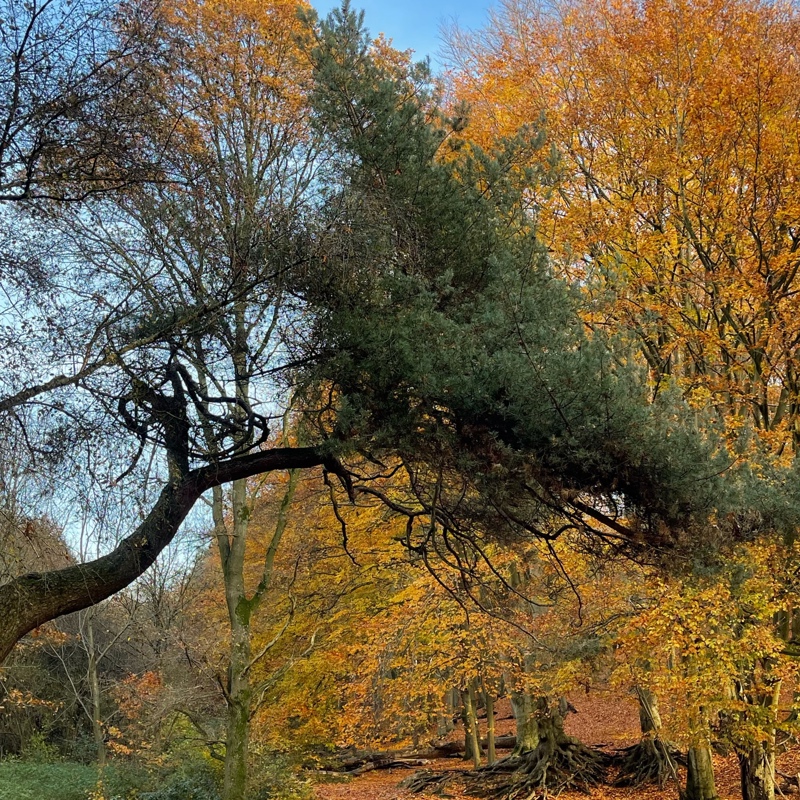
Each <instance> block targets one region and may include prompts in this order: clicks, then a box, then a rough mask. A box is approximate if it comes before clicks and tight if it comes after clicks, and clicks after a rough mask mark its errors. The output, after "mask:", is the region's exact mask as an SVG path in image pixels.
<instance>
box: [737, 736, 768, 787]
mask: <svg viewBox="0 0 800 800" xmlns="http://www.w3.org/2000/svg"><path fill="white" fill-rule="evenodd" d="M774 745H775V735H774V733H773V735H772V738H771V740H770V741H768V742H759V743H758V744H755V745H753V746H752V747H751V748H750V749H749V750H748V751H747V752H746V753H737V756H738V758H739V769H740V772H741V778H742V800H775V747H774Z"/></svg>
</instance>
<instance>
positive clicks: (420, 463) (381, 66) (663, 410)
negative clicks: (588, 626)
mask: <svg viewBox="0 0 800 800" xmlns="http://www.w3.org/2000/svg"><path fill="white" fill-rule="evenodd" d="M314 62H315V68H316V73H315V78H316V85H317V89H316V93H315V108H316V114H317V123H318V124H319V125H320V126H321V127H322V128H323V129H324V130H325V131H327V133H328V135H329V137H330V140H331V142H332V150H333V152H332V154H331V158H330V159H329V161H328V174H327V175H326V177H327V180H328V186H329V189H328V190H327V194H326V197H325V200H326V202H325V205H324V210H323V211H322V213H321V219H320V221H319V228H318V231H317V234H316V235H315V236H313V237H312V240H313V241H312V244H311V246H310V249H311V253H310V255H309V259H308V262H309V264H310V265H311V267H312V268H309V270H308V274H307V276H306V278H305V282H304V284H303V285H302V288H300V291H301V292H302V293H303V294H304V295H305V296H306V297H307V298H309V300H310V302H311V305H312V307H313V308H314V310H315V311H316V312H317V314H316V326H315V330H314V335H313V339H312V350H313V352H314V354H315V356H316V358H315V359H314V369H313V370H311V372H310V374H309V375H308V384H307V385H308V386H317V387H318V386H320V385H322V386H324V387H325V392H326V394H327V393H328V392H329V391H330V389H331V387H332V388H333V393H332V394H333V396H335V398H336V402H337V418H336V422H335V424H334V427H333V430H332V431H330V430H326V431H325V432H326V434H327V435H330V434H331V433H332V435H333V436H334V438H336V439H339V440H340V441H343V442H350V443H354V445H353V446H356V447H359V448H363V450H366V451H369V452H371V453H373V454H381V453H382V454H385V455H386V456H387V457H391V456H393V455H398V454H399V455H400V457H401V458H402V459H403V461H404V462H405V463H406V464H408V465H410V466H411V467H412V469H413V471H414V474H415V493H416V497H417V500H419V501H420V502H421V503H422V504H423V505H427V506H428V507H430V506H431V505H432V504H436V505H438V507H439V508H440V509H442V510H443V516H447V517H448V519H449V523H448V524H451V527H452V528H453V529H455V528H459V529H461V530H462V531H464V530H475V529H482V530H484V531H488V530H491V531H493V533H494V535H495V536H503V535H504V534H507V535H508V537H509V538H513V537H514V536H518V535H519V533H520V532H524V531H527V532H528V533H530V532H533V531H536V530H537V529H538V527H539V526H540V525H541V524H542V523H543V521H546V520H549V519H552V515H553V510H554V509H556V510H558V509H559V508H563V509H566V510H567V512H568V513H572V514H573V517H572V519H574V517H575V516H579V515H580V514H581V513H583V511H584V509H581V508H578V509H577V511H575V507H574V506H573V508H572V509H570V505H571V503H572V500H573V499H578V500H579V502H581V503H585V502H586V500H587V499H589V502H590V503H592V502H594V503H596V504H597V505H598V506H600V507H602V508H606V509H608V508H619V507H620V505H622V506H623V507H624V513H623V514H621V515H620V516H624V517H627V518H628V519H631V518H634V519H635V520H636V521H635V523H633V525H634V527H635V528H636V531H637V533H636V535H635V536H634V535H631V538H637V537H638V538H641V540H642V541H648V540H649V541H651V542H653V543H657V544H663V543H664V539H665V538H667V537H671V536H673V535H674V534H675V531H678V530H685V529H687V528H689V527H691V528H692V530H693V534H692V535H693V536H699V535H701V533H702V531H703V530H705V529H706V528H707V526H706V524H705V523H706V522H707V521H708V520H709V519H710V518H712V517H713V516H714V515H715V514H716V515H717V519H720V518H721V517H722V515H724V514H727V513H728V511H729V510H730V509H732V508H737V507H740V506H741V504H740V502H739V501H740V497H739V494H740V488H739V485H738V483H739V476H738V475H734V473H733V471H731V470H729V469H728V468H729V467H730V459H729V458H728V456H727V454H726V452H725V449H724V445H723V443H722V442H721V440H720V438H719V436H718V435H717V434H716V432H715V427H714V425H713V424H711V423H713V420H699V419H698V416H697V414H696V412H694V411H693V410H691V409H689V408H688V407H687V406H686V404H685V403H684V402H683V400H682V399H681V397H680V396H679V394H678V393H677V392H670V391H664V392H662V393H661V394H660V395H659V397H658V398H657V400H656V401H655V402H654V401H653V400H652V397H651V396H650V395H649V394H648V391H647V389H646V375H644V374H643V372H642V371H641V370H640V369H639V367H638V366H637V363H636V358H635V356H634V355H633V354H632V352H631V351H630V350H629V349H628V347H627V346H626V345H625V343H623V342H619V341H616V340H613V339H610V338H609V337H607V336H605V335H603V334H602V333H601V332H597V331H592V332H590V331H588V330H587V328H586V326H585V325H584V322H583V321H582V317H581V314H580V313H579V312H580V310H581V309H580V307H579V305H580V302H581V300H580V293H579V292H578V291H577V290H575V289H574V288H573V287H570V286H568V285H567V284H566V283H565V282H564V281H562V280H559V279H557V278H555V277H554V275H553V273H552V271H551V269H550V266H549V263H548V259H547V253H546V251H545V249H544V247H543V246H542V245H541V243H540V242H539V241H538V239H537V229H536V208H535V205H534V204H533V203H532V201H531V197H532V195H535V194H536V189H533V190H532V189H531V188H530V187H531V186H532V185H534V183H535V184H536V187H539V186H541V185H542V184H545V188H546V184H547V183H548V181H549V180H550V176H549V167H548V165H549V164H550V165H551V161H552V159H551V158H550V157H549V156H547V155H543V149H542V148H543V145H544V143H545V142H544V137H543V136H542V135H541V134H538V133H536V132H531V131H526V132H524V133H523V134H522V135H520V136H518V137H515V138H514V139H510V140H507V141H502V142H499V143H498V144H497V145H496V148H495V149H494V150H493V151H492V152H484V151H481V150H480V149H479V148H477V147H475V146H470V147H460V148H456V147H451V146H450V144H449V143H450V140H451V138H452V136H451V134H452V132H453V129H454V128H453V125H452V124H450V123H448V121H447V120H445V119H444V118H443V117H442V116H441V115H439V114H438V113H436V112H435V110H433V109H432V105H433V98H434V97H435V90H434V88H433V87H432V86H431V85H430V82H429V81H428V77H427V74H426V72H425V70H424V69H422V68H413V69H410V70H406V71H405V72H404V71H402V70H398V68H397V66H396V65H395V64H392V63H390V64H386V63H384V61H383V60H381V59H380V58H378V57H376V56H375V55H374V54H372V52H371V51H370V48H369V45H368V38H367V37H366V35H365V33H364V32H363V30H361V28H360V26H359V20H358V18H357V16H356V15H353V14H348V13H347V11H346V9H344V10H342V11H340V12H335V13H334V14H333V15H331V17H329V19H328V21H327V22H326V23H323V25H322V28H321V35H320V40H319V46H318V48H317V49H316V51H315V53H314ZM531 163H537V164H539V165H541V166H539V167H537V168H535V169H533V168H531V167H526V166H524V165H526V164H531ZM551 166H552V165H551ZM522 187H528V188H527V189H525V188H522ZM320 401H321V402H323V403H324V401H325V398H314V400H313V401H312V402H314V403H315V405H316V404H317V403H319V402H320ZM723 474H724V476H725V477H724V479H723V478H722V477H721V476H722V475H723ZM448 485H449V487H450V490H451V491H452V497H451V498H448V497H447V491H448Z"/></svg>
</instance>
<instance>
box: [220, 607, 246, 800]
mask: <svg viewBox="0 0 800 800" xmlns="http://www.w3.org/2000/svg"><path fill="white" fill-rule="evenodd" d="M250 658H251V646H250V623H249V619H244V618H240V619H237V620H236V622H233V621H232V622H231V653H230V671H229V675H230V682H229V689H228V698H227V711H228V722H227V734H226V739H225V771H224V779H223V789H222V798H223V800H244V797H245V792H246V791H247V752H248V746H249V744H250V703H251V700H252V688H251V686H250V678H249V671H248V665H249V663H250Z"/></svg>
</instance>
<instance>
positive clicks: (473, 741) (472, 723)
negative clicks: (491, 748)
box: [461, 682, 481, 769]
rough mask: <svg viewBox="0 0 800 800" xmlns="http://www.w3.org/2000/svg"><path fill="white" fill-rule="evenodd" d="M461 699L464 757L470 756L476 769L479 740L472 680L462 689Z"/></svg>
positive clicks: (479, 753)
mask: <svg viewBox="0 0 800 800" xmlns="http://www.w3.org/2000/svg"><path fill="white" fill-rule="evenodd" d="M461 701H462V702H463V704H464V758H465V759H469V758H471V759H472V764H473V766H474V767H475V769H478V767H480V765H481V742H480V737H479V736H478V716H477V713H476V710H475V688H474V686H473V684H472V682H470V684H469V686H468V687H467V688H466V689H462V691H461Z"/></svg>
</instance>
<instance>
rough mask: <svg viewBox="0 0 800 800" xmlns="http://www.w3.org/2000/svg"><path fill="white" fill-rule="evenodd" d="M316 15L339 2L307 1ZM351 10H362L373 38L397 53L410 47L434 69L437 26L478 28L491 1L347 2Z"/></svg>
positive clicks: (332, 0)
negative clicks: (382, 38)
mask: <svg viewBox="0 0 800 800" xmlns="http://www.w3.org/2000/svg"><path fill="white" fill-rule="evenodd" d="M311 4H312V5H313V6H314V8H316V9H317V11H318V12H319V14H320V16H325V15H326V14H327V13H328V12H329V11H330V10H331V9H332V8H334V7H337V6H339V5H341V0H316V2H315V0H311ZM351 4H352V6H353V8H355V9H362V8H363V9H364V24H365V25H366V26H367V29H368V30H369V32H370V33H371V34H372V35H373V36H377V35H378V34H379V33H384V34H385V35H386V36H388V37H389V38H390V39H392V40H393V42H394V46H395V47H397V48H398V49H400V50H406V49H408V48H411V49H413V50H414V51H415V53H416V55H417V57H418V58H419V59H422V58H424V57H425V56H426V55H428V56H430V57H431V62H432V65H433V66H434V68H435V67H436V66H437V59H436V52H437V51H438V50H439V48H440V45H441V38H440V35H439V31H440V28H441V26H442V25H443V24H444V25H445V26H448V25H450V24H451V23H452V22H453V21H456V22H457V23H458V25H459V26H460V27H462V28H467V29H475V28H482V27H483V26H484V25H485V23H486V21H487V14H488V10H489V8H490V7H491V6H493V5H494V3H493V2H492V0H460V1H459V0H399V2H398V1H393V0H351Z"/></svg>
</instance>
